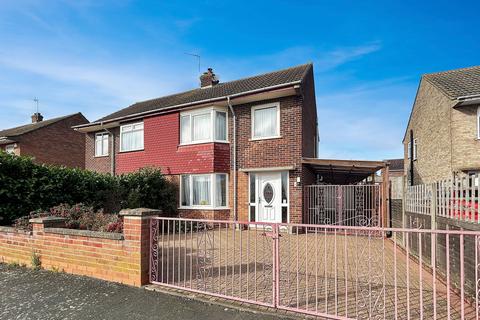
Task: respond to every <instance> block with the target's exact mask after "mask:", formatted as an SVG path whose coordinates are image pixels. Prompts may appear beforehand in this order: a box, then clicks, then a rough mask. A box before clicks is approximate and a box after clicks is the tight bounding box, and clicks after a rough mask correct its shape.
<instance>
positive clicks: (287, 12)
mask: <svg viewBox="0 0 480 320" xmlns="http://www.w3.org/2000/svg"><path fill="white" fill-rule="evenodd" d="M479 9H480V3H478V2H473V1H472V2H470V3H469V2H468V1H462V3H460V1H282V0H277V1H256V2H253V3H250V4H247V3H246V2H245V1H238V2H229V1H199V0H197V1H191V2H188V1H184V2H182V1H128V0H114V1H101V0H63V1H54V0H50V1H44V0H43V1H42V0H1V4H0V129H3V128H7V127H12V126H16V125H21V124H24V123H26V122H28V121H29V116H30V115H31V114H32V112H33V111H34V102H33V98H34V97H38V98H39V100H40V111H41V112H42V113H43V114H44V116H45V117H46V118H51V117H55V116H60V115H64V114H68V113H74V112H78V111H81V112H83V114H84V115H85V116H86V117H87V118H88V119H89V120H91V121H93V120H95V119H97V118H100V117H101V116H104V115H106V114H109V113H111V112H113V111H115V110H118V109H120V108H122V107H125V106H128V105H129V104H131V103H134V102H136V101H141V100H145V99H149V98H154V97H158V96H162V95H165V94H170V93H175V92H179V91H183V90H188V89H191V88H194V87H197V86H198V70H197V62H196V61H195V59H194V58H193V57H190V56H187V55H185V54H184V53H185V52H194V53H197V54H200V55H201V57H202V69H206V68H207V67H213V68H214V70H215V72H216V73H217V74H218V75H219V76H220V79H221V81H228V80H234V79H236V78H239V77H245V76H249V75H254V74H257V73H261V72H267V71H270V70H276V69H280V68H284V67H288V66H292V65H296V64H302V63H305V62H308V61H311V62H313V63H314V68H315V81H316V94H317V107H318V114H319V125H320V139H321V142H320V157H321V158H344V159H385V158H395V157H402V146H401V140H402V138H403V132H404V130H405V126H406V122H407V121H408V116H409V113H410V109H411V105H412V102H413V99H414V97H415V92H416V89H417V86H418V81H419V79H420V76H421V74H424V73H429V72H436V71H443V70H448V69H454V68H460V67H467V66H472V65H478V64H479V58H480V42H479V41H478V40H479V39H480V28H479V27H478V17H477V14H476V13H477V12H478V10H479Z"/></svg>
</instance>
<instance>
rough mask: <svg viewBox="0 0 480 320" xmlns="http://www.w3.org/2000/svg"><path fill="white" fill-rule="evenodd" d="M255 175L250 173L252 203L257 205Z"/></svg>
mask: <svg viewBox="0 0 480 320" xmlns="http://www.w3.org/2000/svg"><path fill="white" fill-rule="evenodd" d="M255 202H256V197H255V173H250V203H255Z"/></svg>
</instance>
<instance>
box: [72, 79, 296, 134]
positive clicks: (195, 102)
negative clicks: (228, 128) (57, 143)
mask: <svg viewBox="0 0 480 320" xmlns="http://www.w3.org/2000/svg"><path fill="white" fill-rule="evenodd" d="M301 82H302V80H297V81H293V82H288V83H282V84H278V85H274V86H270V87H265V88H260V89H254V90H249V91H243V92H240V93H235V94H231V95H228V96H221V97H217V98H211V99H205V100H198V101H194V102H188V103H182V104H177V105H174V106H170V107H165V108H160V109H154V110H149V111H144V112H139V113H133V114H129V115H127V116H123V117H117V118H113V119H108V120H104V121H99V122H91V123H86V124H81V125H78V126H74V127H73V128H74V129H80V128H86V127H90V126H93V125H100V126H103V125H104V124H106V123H110V122H115V121H121V120H124V119H128V118H133V117H138V116H142V115H148V114H151V113H155V112H158V111H167V110H174V109H177V108H183V107H188V106H195V105H197V104H204V103H210V102H216V101H222V100H225V99H227V100H229V99H232V98H237V97H241V96H246V95H250V94H254V93H259V92H263V91H270V90H273V89H279V88H283V87H290V86H294V85H299V84H301Z"/></svg>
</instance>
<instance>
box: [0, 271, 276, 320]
mask: <svg viewBox="0 0 480 320" xmlns="http://www.w3.org/2000/svg"><path fill="white" fill-rule="evenodd" d="M0 319H208V320H215V319H218V320H225V319H238V320H240V319H242V320H243V319H244V320H250V319H252V320H254V319H267V320H268V319H272V320H273V319H278V316H274V315H266V314H255V313H250V312H241V311H237V310H234V309H230V308H225V307H223V306H218V305H210V304H207V303H203V302H200V301H194V300H189V299H186V298H182V297H176V296H172V295H169V294H165V293H161V292H154V291H147V290H144V289H141V288H135V287H129V286H125V285H121V284H115V283H110V282H106V281H101V280H96V279H91V278H87V277H81V276H75V275H69V274H65V273H60V272H52V271H34V270H30V269H26V268H21V267H14V266H9V265H5V264H0Z"/></svg>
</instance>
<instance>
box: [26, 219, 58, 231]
mask: <svg viewBox="0 0 480 320" xmlns="http://www.w3.org/2000/svg"><path fill="white" fill-rule="evenodd" d="M65 221H66V219H65V218H62V217H53V216H50V217H43V218H33V219H30V220H29V221H28V222H30V223H31V224H32V229H33V233H34V234H38V233H43V231H44V229H45V228H65Z"/></svg>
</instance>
